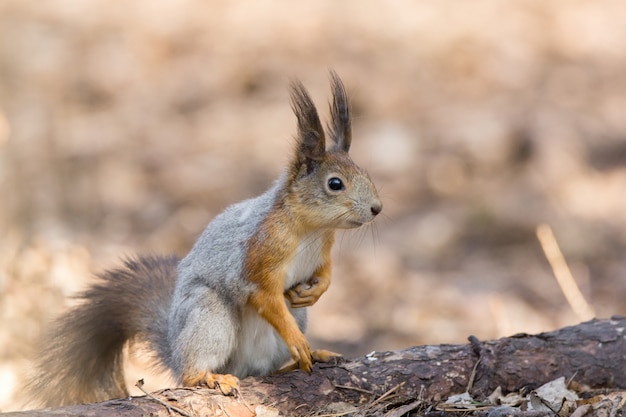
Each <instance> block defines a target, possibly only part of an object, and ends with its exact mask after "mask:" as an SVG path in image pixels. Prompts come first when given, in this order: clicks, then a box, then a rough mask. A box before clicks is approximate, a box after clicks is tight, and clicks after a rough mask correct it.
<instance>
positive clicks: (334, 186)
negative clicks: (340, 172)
mask: <svg viewBox="0 0 626 417" xmlns="http://www.w3.org/2000/svg"><path fill="white" fill-rule="evenodd" d="M328 188H330V189H331V190H333V191H341V190H343V188H344V186H343V181H341V180H340V179H339V178H337V177H332V178H331V179H329V180H328Z"/></svg>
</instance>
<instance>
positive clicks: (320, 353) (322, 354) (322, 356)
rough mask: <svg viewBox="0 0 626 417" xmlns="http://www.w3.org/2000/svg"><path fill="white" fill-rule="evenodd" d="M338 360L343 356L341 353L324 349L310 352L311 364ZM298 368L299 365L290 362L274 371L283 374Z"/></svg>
mask: <svg viewBox="0 0 626 417" xmlns="http://www.w3.org/2000/svg"><path fill="white" fill-rule="evenodd" d="M340 358H343V355H341V353H335V352H331V351H330V350H326V349H316V350H313V351H311V359H313V363H329V362H332V361H335V360H339V359H340ZM299 368H300V365H299V364H298V363H297V362H292V363H288V364H287V365H285V366H283V367H282V368H280V369H279V370H278V371H276V373H277V374H284V373H287V372H291V371H295V370H296V369H299Z"/></svg>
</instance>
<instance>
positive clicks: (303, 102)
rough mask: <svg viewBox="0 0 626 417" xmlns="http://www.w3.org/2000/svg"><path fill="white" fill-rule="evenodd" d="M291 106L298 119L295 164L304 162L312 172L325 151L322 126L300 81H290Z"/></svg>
mask: <svg viewBox="0 0 626 417" xmlns="http://www.w3.org/2000/svg"><path fill="white" fill-rule="evenodd" d="M291 108H292V109H293V112H294V113H295V115H296V118H297V120H298V138H297V140H298V142H297V151H296V161H295V164H297V165H298V167H296V168H299V166H301V165H302V164H306V166H307V172H309V173H310V172H312V171H313V169H314V167H315V164H316V162H318V161H320V160H321V159H322V158H323V157H324V154H325V152H326V139H325V136H324V128H323V127H322V123H321V122H320V118H319V115H318V114H317V109H316V108H315V105H314V104H313V101H312V100H311V97H310V96H309V93H308V92H307V91H306V89H305V88H304V85H302V83H301V82H300V81H293V82H292V83H291Z"/></svg>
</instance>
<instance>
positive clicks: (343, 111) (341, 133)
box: [328, 70, 352, 152]
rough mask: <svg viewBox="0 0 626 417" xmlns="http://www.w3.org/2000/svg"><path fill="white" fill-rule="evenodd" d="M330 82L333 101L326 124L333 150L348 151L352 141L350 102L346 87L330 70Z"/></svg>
mask: <svg viewBox="0 0 626 417" xmlns="http://www.w3.org/2000/svg"><path fill="white" fill-rule="evenodd" d="M330 84H331V88H332V90H333V101H332V103H331V104H330V117H331V121H330V123H329V125H328V131H329V133H330V138H331V139H332V141H333V150H340V151H343V152H348V151H349V150H350V143H351V142H352V128H351V126H350V123H351V117H350V103H349V101H348V94H347V93H346V88H345V87H344V85H343V82H341V79H340V78H339V76H338V75H337V73H336V72H335V71H332V70H331V71H330Z"/></svg>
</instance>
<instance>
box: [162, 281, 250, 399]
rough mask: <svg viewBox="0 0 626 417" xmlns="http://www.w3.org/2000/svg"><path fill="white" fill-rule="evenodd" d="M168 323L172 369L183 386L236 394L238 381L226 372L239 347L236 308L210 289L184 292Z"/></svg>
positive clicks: (238, 320)
mask: <svg viewBox="0 0 626 417" xmlns="http://www.w3.org/2000/svg"><path fill="white" fill-rule="evenodd" d="M182 295H183V296H182V297H180V299H179V301H178V303H177V308H176V311H175V313H174V314H173V316H172V317H171V320H172V321H173V323H174V324H175V326H173V328H174V329H175V330H176V331H175V332H171V333H170V337H171V338H172V339H171V346H172V351H173V356H174V360H173V361H172V365H173V366H172V369H173V371H174V372H175V373H176V374H177V375H178V377H179V380H180V382H182V384H183V385H184V386H186V387H194V386H207V387H209V388H217V389H220V390H221V391H222V393H223V394H224V395H231V394H235V393H236V391H237V388H238V386H239V379H238V378H237V377H236V376H234V375H230V374H228V373H227V372H228V371H229V370H228V369H227V365H228V363H229V361H230V360H231V358H232V355H233V354H234V352H235V350H236V347H237V345H238V343H239V342H238V337H239V336H238V333H239V328H240V318H239V313H238V311H237V307H236V305H235V304H233V303H232V302H229V300H227V299H225V298H224V297H222V296H221V295H220V294H218V293H217V292H216V291H214V290H212V289H210V288H202V289H201V290H199V289H195V290H194V291H190V292H187V293H183V294H182Z"/></svg>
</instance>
